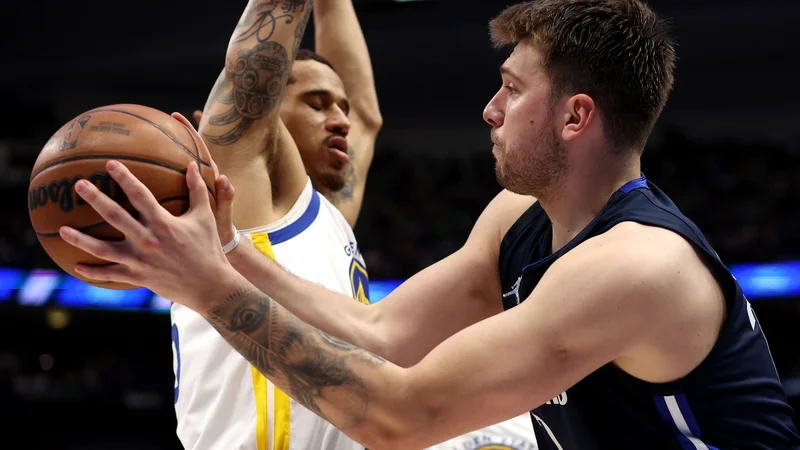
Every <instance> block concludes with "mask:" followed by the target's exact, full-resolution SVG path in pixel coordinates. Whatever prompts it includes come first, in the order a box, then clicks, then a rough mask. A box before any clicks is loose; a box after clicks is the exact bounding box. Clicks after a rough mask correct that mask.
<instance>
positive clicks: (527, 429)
mask: <svg viewBox="0 0 800 450" xmlns="http://www.w3.org/2000/svg"><path fill="white" fill-rule="evenodd" d="M538 448H539V447H538V446H537V444H536V435H535V434H534V431H533V422H531V416H530V414H527V413H526V414H523V415H521V416H517V417H515V418H513V419H509V420H506V421H505V422H500V423H498V424H497V425H492V426H490V427H486V428H483V429H481V430H478V431H473V432H471V433H467V434H465V435H463V436H459V437H457V438H453V439H450V440H449V441H446V442H443V443H441V444H438V445H434V446H433V447H430V448H429V449H428V450H537V449H538Z"/></svg>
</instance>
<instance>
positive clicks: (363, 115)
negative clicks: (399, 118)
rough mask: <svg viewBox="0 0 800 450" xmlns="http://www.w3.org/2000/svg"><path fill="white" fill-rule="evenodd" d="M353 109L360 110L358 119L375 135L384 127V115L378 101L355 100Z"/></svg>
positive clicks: (367, 130)
mask: <svg viewBox="0 0 800 450" xmlns="http://www.w3.org/2000/svg"><path fill="white" fill-rule="evenodd" d="M353 111H354V112H355V111H358V112H357V114H358V120H359V122H360V123H361V126H362V127H363V128H364V130H365V131H366V132H367V133H369V134H371V135H373V136H377V135H378V132H379V131H380V130H381V128H383V115H382V114H381V109H380V107H379V106H378V102H377V101H375V102H369V101H357V100H354V101H353Z"/></svg>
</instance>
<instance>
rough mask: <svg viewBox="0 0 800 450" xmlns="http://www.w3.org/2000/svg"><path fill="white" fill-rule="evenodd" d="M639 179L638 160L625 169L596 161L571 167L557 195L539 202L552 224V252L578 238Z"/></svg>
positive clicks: (617, 163)
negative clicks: (623, 189) (615, 196)
mask: <svg viewBox="0 0 800 450" xmlns="http://www.w3.org/2000/svg"><path fill="white" fill-rule="evenodd" d="M615 166H616V167H615ZM640 176H641V164H640V162H639V158H634V159H632V160H630V161H629V162H628V163H627V164H625V165H624V166H620V164H619V160H617V161H608V162H606V163H605V164H603V163H602V162H599V163H598V162H597V161H593V162H592V164H589V165H587V166H585V167H581V168H578V167H573V168H571V169H570V173H569V175H568V176H567V178H566V180H565V181H564V184H563V187H562V189H561V190H560V192H559V193H558V194H557V195H555V196H552V197H551V198H545V199H539V203H540V204H541V205H542V208H543V209H544V210H545V212H546V213H547V215H548V217H550V221H551V222H552V224H553V251H557V250H558V249H560V248H561V247H563V246H565V245H566V244H567V243H568V242H569V241H570V240H572V238H574V237H575V236H576V235H578V233H580V232H581V230H583V229H584V228H585V227H586V225H588V224H589V222H591V221H592V220H593V219H594V218H595V216H597V214H598V213H599V212H600V210H601V209H603V207H604V206H605V205H606V203H608V199H609V198H610V197H611V196H612V195H613V194H614V192H616V191H617V190H618V189H619V188H620V187H622V186H623V185H624V184H625V183H627V182H628V181H630V180H633V179H636V178H639V177H640Z"/></svg>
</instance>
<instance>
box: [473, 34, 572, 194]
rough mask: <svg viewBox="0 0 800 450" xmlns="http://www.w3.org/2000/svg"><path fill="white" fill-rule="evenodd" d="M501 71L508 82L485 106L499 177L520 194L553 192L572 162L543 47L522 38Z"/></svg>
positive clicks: (502, 182) (498, 179) (484, 114)
mask: <svg viewBox="0 0 800 450" xmlns="http://www.w3.org/2000/svg"><path fill="white" fill-rule="evenodd" d="M501 75H502V81H503V85H502V87H501V88H500V90H499V91H498V92H497V94H495V96H494V98H492V100H491V101H490V102H489V104H488V105H487V106H486V109H485V110H484V111H483V118H484V120H485V121H486V122H488V123H489V124H490V125H491V126H492V132H491V135H492V141H493V142H494V144H495V145H494V147H493V149H492V153H493V154H494V156H495V160H496V166H495V172H496V175H497V181H498V182H499V183H500V185H501V186H503V187H504V188H505V189H508V190H509V191H511V192H515V193H517V194H523V195H533V196H536V197H539V198H543V197H547V196H552V195H553V194H554V193H556V192H558V189H559V188H560V186H561V183H563V180H564V177H565V176H566V172H567V167H568V163H567V152H566V149H565V147H564V145H563V143H562V142H561V140H560V138H559V133H558V130H557V129H556V127H555V126H554V119H555V118H554V114H555V111H554V105H553V102H552V100H551V96H550V82H549V80H548V78H547V76H546V75H545V73H544V71H543V69H542V66H541V59H540V56H539V53H538V52H537V51H536V50H535V48H534V47H533V46H532V45H530V44H528V43H520V44H519V45H517V47H516V48H515V49H514V52H513V53H512V54H511V56H509V58H508V59H507V60H506V61H505V63H504V64H503V66H502V67H501Z"/></svg>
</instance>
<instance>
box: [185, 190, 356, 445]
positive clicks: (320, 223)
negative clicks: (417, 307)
mask: <svg viewBox="0 0 800 450" xmlns="http://www.w3.org/2000/svg"><path fill="white" fill-rule="evenodd" d="M242 233H243V234H244V236H245V237H246V238H248V239H250V240H251V241H252V242H253V243H254V244H255V246H256V247H257V248H258V249H259V250H261V251H262V253H264V254H266V255H267V256H270V257H274V258H275V260H276V261H278V262H279V263H280V264H281V265H282V266H283V267H284V268H285V269H286V270H288V271H290V272H292V273H294V274H295V275H297V276H298V277H300V278H303V279H306V280H308V281H311V282H314V283H318V284H321V285H323V286H325V287H326V288H328V289H331V290H334V291H337V292H340V293H343V294H347V295H350V296H353V297H354V298H358V299H359V301H362V302H363V303H368V302H369V300H368V296H369V291H368V287H367V286H368V281H367V272H366V268H365V264H364V261H363V259H362V257H361V254H360V252H359V250H358V244H357V242H356V240H355V238H354V236H353V231H352V229H351V228H350V226H349V225H348V224H347V222H346V221H345V219H344V217H342V215H341V214H340V213H339V211H338V210H336V208H335V207H334V206H333V205H331V204H330V203H329V202H328V201H327V200H326V199H325V198H324V197H322V196H321V195H319V194H318V193H317V192H316V191H315V190H314V189H313V188H312V186H311V183H310V181H309V182H308V183H307V184H306V187H305V189H304V190H303V192H302V194H301V195H300V197H299V198H298V200H297V202H296V203H295V205H294V206H293V208H292V209H291V211H290V212H289V213H288V214H287V215H286V216H284V217H283V218H282V219H281V220H279V221H277V222H275V223H273V224H270V225H268V226H264V227H260V228H257V229H251V230H242ZM354 301H356V300H354ZM171 317H172V340H173V355H174V364H173V365H174V367H173V368H174V371H175V412H176V415H177V418H178V428H177V434H178V437H179V439H180V440H181V443H182V444H183V445H184V447H185V448H187V449H197V450H201V449H202V450H206V449H209V450H216V449H219V450H233V449H242V450H273V449H275V450H277V449H281V450H305V449H315V450H316V449H325V450H358V449H361V450H363V446H361V445H359V444H358V443H356V442H355V441H353V440H352V439H350V438H349V437H347V436H346V435H345V434H344V433H342V432H341V431H339V430H338V429H336V428H335V427H334V426H333V425H331V424H330V423H328V422H326V421H324V420H323V419H321V418H320V417H319V416H317V415H316V414H314V413H313V412H311V411H309V410H308V409H306V408H305V407H303V406H301V405H300V404H299V403H297V402H295V401H294V400H293V399H291V398H290V397H288V396H287V395H286V394H285V393H283V392H281V391H280V390H279V389H277V388H275V387H274V386H273V385H272V383H271V382H269V381H268V380H267V379H266V378H265V377H264V376H263V375H262V374H261V373H260V372H258V371H257V370H256V369H255V368H254V367H252V366H251V365H250V364H249V363H248V361H247V360H246V359H245V358H244V357H242V356H241V355H240V354H239V353H238V352H236V350H234V349H233V348H232V347H231V346H230V345H229V344H228V343H227V342H226V341H225V340H224V339H223V338H222V337H221V336H220V335H219V333H217V331H216V330H215V329H214V328H213V327H212V326H211V325H210V324H208V322H207V321H206V320H205V319H203V317H202V316H200V315H199V314H197V313H195V312H194V311H191V310H189V309H188V308H185V307H183V306H181V305H177V304H175V305H173V306H172V309H171Z"/></svg>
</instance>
